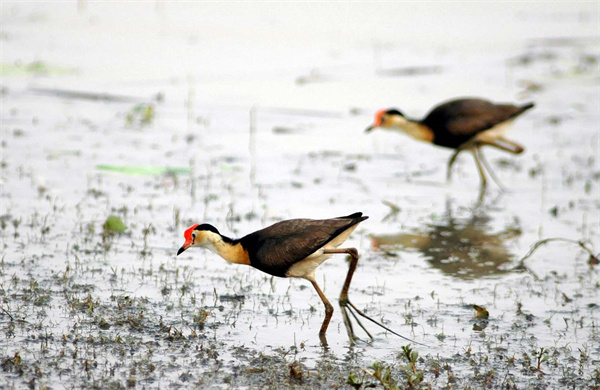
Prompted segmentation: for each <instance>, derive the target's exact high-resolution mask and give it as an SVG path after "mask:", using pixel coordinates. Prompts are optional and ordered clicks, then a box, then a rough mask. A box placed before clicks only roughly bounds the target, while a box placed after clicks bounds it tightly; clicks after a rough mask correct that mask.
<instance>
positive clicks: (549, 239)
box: [519, 237, 598, 266]
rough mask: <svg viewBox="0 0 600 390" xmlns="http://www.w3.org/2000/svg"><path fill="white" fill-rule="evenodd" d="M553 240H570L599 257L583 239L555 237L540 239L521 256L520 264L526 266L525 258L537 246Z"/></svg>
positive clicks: (531, 253)
mask: <svg viewBox="0 0 600 390" xmlns="http://www.w3.org/2000/svg"><path fill="white" fill-rule="evenodd" d="M552 241H563V242H569V243H571V244H577V245H579V246H580V247H581V249H583V250H584V251H586V252H587V253H588V254H589V255H590V256H592V257H593V258H595V259H597V258H598V255H595V254H594V252H592V250H591V249H590V248H589V247H588V246H587V245H586V243H585V242H584V241H582V240H579V241H577V240H572V239H570V238H561V237H555V238H545V239H543V240H540V241H538V242H536V243H535V244H533V246H532V247H531V249H529V252H527V254H526V255H525V256H523V257H522V258H521V260H519V265H520V266H524V262H525V260H526V259H528V258H529V257H531V255H533V252H535V251H536V249H537V248H539V247H540V246H542V245H544V244H546V243H548V242H552Z"/></svg>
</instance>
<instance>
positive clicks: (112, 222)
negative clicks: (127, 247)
mask: <svg viewBox="0 0 600 390" xmlns="http://www.w3.org/2000/svg"><path fill="white" fill-rule="evenodd" d="M102 227H103V228H104V232H105V233H123V232H124V231H125V230H127V226H125V224H124V223H123V221H122V220H121V218H119V217H117V216H115V215H111V216H109V217H108V218H107V219H106V222H104V225H102Z"/></svg>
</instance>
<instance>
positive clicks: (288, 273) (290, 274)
mask: <svg viewBox="0 0 600 390" xmlns="http://www.w3.org/2000/svg"><path fill="white" fill-rule="evenodd" d="M367 218H368V217H367V216H363V215H362V213H354V214H351V215H347V216H345V217H338V218H331V219H290V220H286V221H281V222H278V223H276V224H274V225H271V226H269V227H266V228H264V229H261V230H258V231H256V232H254V233H250V234H248V235H246V236H244V237H242V238H239V239H231V238H229V237H226V236H224V235H222V234H220V233H219V231H218V230H217V229H216V228H215V227H214V226H212V225H209V224H197V225H194V226H192V227H190V228H189V229H187V230H186V231H185V233H184V234H183V235H184V237H185V242H184V244H183V246H182V247H181V248H180V249H179V251H178V252H177V255H180V254H181V253H182V252H183V251H185V250H186V249H188V248H190V247H201V248H206V249H210V250H212V251H213V252H216V253H217V254H218V255H219V256H221V257H222V258H224V259H225V260H227V261H228V262H230V263H235V264H245V265H250V266H252V267H254V268H257V269H259V270H261V271H263V272H266V273H267V274H269V275H273V276H279V277H287V278H303V279H306V280H308V281H309V282H311V283H312V285H313V287H314V288H315V290H316V291H317V294H318V295H319V297H320V298H321V300H322V301H323V305H325V319H324V320H323V324H322V325H321V330H320V332H319V334H320V335H321V336H324V335H325V333H326V332H327V327H328V326H329V321H330V320H331V316H332V314H333V306H331V303H329V300H327V297H325V294H323V291H322V290H321V288H320V287H319V285H318V284H317V282H316V280H315V270H316V269H317V267H318V266H319V265H321V263H323V262H324V261H325V260H327V259H328V258H330V257H331V256H332V255H334V254H338V253H345V254H348V255H350V257H351V259H352V260H351V262H350V267H349V269H348V273H347V274H346V280H345V282H344V286H343V288H342V292H341V294H340V307H341V308H342V317H343V320H344V324H345V325H346V329H347V331H348V336H349V337H350V340H351V341H354V339H355V338H356V337H355V335H354V332H353V329H352V324H351V323H350V319H349V317H348V312H349V313H350V314H352V316H353V317H354V318H355V319H356V321H357V322H358V324H359V325H360V326H361V328H363V330H365V332H366V333H367V334H368V335H369V337H371V338H372V336H371V335H370V334H369V332H368V331H366V329H365V328H364V327H363V326H362V324H361V323H360V321H359V320H358V318H357V317H356V314H355V313H354V312H356V313H357V314H359V315H361V316H363V317H365V318H367V319H368V320H370V321H372V322H374V323H376V324H377V325H379V326H381V327H383V328H384V329H386V330H388V331H389V332H391V333H394V334H396V335H398V336H400V337H403V336H401V335H399V334H397V333H395V332H393V331H391V330H390V329H388V328H386V327H385V326H383V325H382V324H380V323H378V322H376V321H374V320H373V319H371V318H369V317H368V316H367V315H365V314H364V313H363V312H362V311H360V310H359V309H357V308H356V306H354V305H353V304H352V302H350V301H349V299H348V289H349V287H350V282H351V281H352V275H353V274H354V271H355V269H356V265H357V262H358V251H357V250H356V249H355V248H338V247H339V246H340V245H341V244H342V243H343V242H344V241H346V239H347V238H348V237H349V236H350V234H351V233H352V232H353V231H354V230H355V229H356V228H357V227H358V224H359V223H361V222H362V221H364V220H365V219H367ZM403 338H404V337H403ZM322 339H324V337H322Z"/></svg>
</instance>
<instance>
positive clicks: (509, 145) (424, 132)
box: [366, 98, 533, 186]
mask: <svg viewBox="0 0 600 390" xmlns="http://www.w3.org/2000/svg"><path fill="white" fill-rule="evenodd" d="M532 107H533V103H526V104H524V105H521V106H518V105H514V104H497V103H492V102H490V101H488V100H484V99H478V98H463V99H455V100H450V101H447V102H444V103H442V104H440V105H438V106H437V107H435V108H434V109H432V110H431V111H430V112H429V114H427V115H426V116H425V118H424V119H421V120H415V119H410V118H407V117H406V116H405V115H404V114H402V113H401V112H400V111H398V110H396V109H384V110H379V111H377V113H376V114H375V122H374V123H373V124H372V125H371V126H369V127H368V128H367V129H366V131H367V132H368V131H371V130H373V129H374V128H376V127H381V128H384V129H389V130H400V131H403V132H405V133H407V134H408V135H409V136H411V137H413V138H416V139H418V140H421V141H426V142H430V143H432V144H434V145H439V146H445V147H447V148H452V149H456V151H455V152H454V154H453V155H452V157H450V160H449V161H448V173H447V178H448V180H450V176H451V172H452V165H453V164H454V161H455V160H456V157H457V156H458V154H459V153H460V152H462V151H463V150H470V151H471V152H472V153H473V156H474V157H475V162H476V163H477V169H478V170H479V175H480V176H481V185H482V186H485V185H486V183H487V180H486V176H485V172H484V170H483V166H482V165H481V164H482V162H483V164H485V166H486V168H487V170H488V171H489V173H490V175H491V176H492V179H494V180H495V181H496V182H498V181H497V179H496V178H495V176H494V173H493V171H492V170H491V167H490V166H489V165H488V164H487V162H486V160H484V158H483V154H482V153H481V150H480V148H481V147H482V146H484V145H490V146H494V147H496V148H499V149H502V150H505V151H507V152H510V153H514V154H519V153H522V152H523V151H524V150H525V149H524V148H523V147H522V146H520V145H518V144H517V143H515V142H513V141H510V140H508V139H506V138H504V133H505V132H506V130H507V129H508V127H509V125H510V124H511V122H512V121H513V120H514V119H515V118H516V117H518V116H519V115H521V114H522V113H524V112H525V111H527V110H529V109H530V108H532Z"/></svg>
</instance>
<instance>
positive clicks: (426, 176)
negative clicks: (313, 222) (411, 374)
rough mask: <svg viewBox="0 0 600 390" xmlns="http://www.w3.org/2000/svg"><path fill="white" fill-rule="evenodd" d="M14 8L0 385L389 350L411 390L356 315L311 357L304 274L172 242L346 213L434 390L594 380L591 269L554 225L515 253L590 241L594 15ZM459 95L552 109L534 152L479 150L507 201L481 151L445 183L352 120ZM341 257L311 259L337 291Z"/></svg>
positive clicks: (542, 116) (397, 326) (524, 9)
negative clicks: (120, 226) (283, 274)
mask: <svg viewBox="0 0 600 390" xmlns="http://www.w3.org/2000/svg"><path fill="white" fill-rule="evenodd" d="M1 7H2V8H1V9H2V26H3V27H2V37H1V39H2V61H1V62H2V107H1V117H2V129H1V131H2V133H1V134H2V170H1V177H0V180H1V183H2V197H1V209H0V216H1V222H2V225H1V227H2V230H1V232H0V234H1V235H0V237H2V246H3V251H2V261H1V263H0V294H1V296H2V301H1V303H0V324H1V327H2V336H3V337H0V359H1V362H0V367H1V368H2V370H0V375H1V376H2V377H3V378H4V380H3V381H2V382H4V383H6V385H1V386H5V387H7V388H8V387H11V386H14V387H15V388H20V387H23V386H26V385H27V384H29V385H30V386H33V387H40V388H41V387H44V386H48V387H57V386H58V383H59V381H62V383H63V384H64V385H65V386H69V387H92V386H98V387H102V388H107V387H114V388H119V387H125V386H129V387H134V386H136V387H191V386H197V387H221V388H222V387H225V388H226V387H251V388H254V387H275V388H276V387H281V386H297V387H301V386H306V387H310V388H315V387H323V388H330V387H332V386H336V385H344V383H345V382H346V380H347V379H348V374H349V373H352V374H354V375H356V376H357V377H359V378H361V380H362V381H364V383H365V384H367V383H369V382H371V383H374V382H377V381H376V380H375V379H373V378H371V377H369V376H368V375H366V374H365V371H364V370H363V369H367V370H368V369H369V367H370V366H371V365H372V364H373V363H375V362H378V361H379V362H384V364H386V365H389V366H390V367H391V369H392V376H393V377H394V378H396V379H397V380H398V381H399V382H400V384H401V386H402V387H406V386H409V383H410V382H409V378H408V376H406V371H405V370H404V369H403V367H404V366H405V364H406V361H405V360H403V359H402V358H401V357H400V356H399V354H400V352H401V348H402V346H404V345H406V344H407V341H406V340H402V339H399V338H397V337H396V336H393V335H390V334H388V333H386V332H385V331H383V330H381V329H379V328H377V327H376V326H375V325H372V324H368V323H367V324H365V325H366V326H367V328H368V329H369V331H370V332H372V334H373V335H374V336H375V339H374V340H373V341H372V342H368V338H367V337H366V336H365V335H364V334H361V333H359V332H360V330H357V333H359V335H361V337H362V341H359V342H358V343H356V344H355V345H350V342H349V340H348V337H347V335H346V330H345V328H344V325H343V322H342V320H341V316H340V314H339V309H338V308H337V307H336V312H335V313H334V316H333V319H332V323H331V325H330V328H329V331H328V334H327V342H328V346H327V348H324V347H323V346H322V344H321V342H320V340H319V338H318V337H317V332H318V329H319V327H320V324H321V321H322V318H323V317H322V316H323V308H322V304H321V303H320V300H319V298H318V296H317V294H316V293H315V292H314V291H313V289H312V287H311V286H310V284H309V283H308V282H306V281H302V280H287V279H277V278H271V277H268V276H267V275H265V274H262V273H261V272H259V271H257V270H253V269H250V268H248V267H241V266H238V267H236V266H233V265H229V264H227V263H226V262H224V261H223V260H222V259H220V258H218V257H216V256H215V255H214V254H212V253H209V252H203V251H199V250H197V251H192V250H190V251H188V252H186V253H185V254H183V255H182V256H179V257H176V256H175V254H176V251H177V249H178V248H179V246H180V245H181V243H182V240H183V237H182V233H183V230H184V229H185V228H187V227H188V226H189V225H191V224H193V223H199V222H208V223H211V224H213V225H215V226H217V227H219V229H220V230H221V231H222V233H224V234H227V235H230V236H236V237H239V236H242V235H244V234H246V233H248V232H251V231H253V230H256V229H259V228H261V227H264V226H267V225H269V224H272V223H274V222H276V221H278V220H281V219H287V218H297V217H312V218H327V217H333V216H338V215H346V214H350V213H352V212H355V211H362V212H364V213H365V214H366V215H368V216H369V217H370V218H369V219H368V220H367V221H365V222H364V223H362V224H361V225H360V227H359V228H358V229H357V230H356V231H355V232H354V234H353V235H352V236H351V238H350V239H349V240H348V241H347V243H348V245H349V246H355V247H356V248H358V249H359V252H360V254H361V259H360V262H359V266H358V269H357V273H356V275H355V278H354V280H353V283H352V287H351V292H350V297H351V299H352V301H353V302H354V303H355V304H356V305H357V306H358V307H359V308H361V309H363V310H364V311H365V312H366V313H367V314H369V315H371V316H372V317H374V318H375V319H376V320H378V321H381V322H383V323H385V324H386V326H389V327H390V328H392V329H393V330H395V331H397V332H400V333H401V334H403V335H405V336H406V337H409V338H411V339H414V340H415V341H417V342H418V343H422V344H426V346H423V345H419V344H413V346H412V348H413V349H414V350H416V351H418V352H419V356H420V357H421V358H422V359H421V360H419V361H418V362H417V364H416V370H417V371H419V372H420V371H422V372H423V381H422V384H424V385H425V384H429V385H430V386H432V387H434V388H435V387H441V386H445V387H446V386H447V387H450V388H463V387H465V386H472V387H484V386H491V387H499V386H510V385H512V384H515V385H517V387H518V388H522V387H534V388H537V387H550V388H556V387H562V386H571V387H576V388H581V387H586V386H587V387H590V388H592V387H594V386H600V371H599V370H598V368H597V367H598V365H599V364H600V349H599V347H598V345H600V343H599V342H598V341H599V340H598V337H599V335H598V329H597V326H598V323H599V314H598V302H599V301H600V300H599V293H598V291H599V289H598V286H599V284H600V277H599V273H598V272H599V271H598V266H597V265H596V266H594V265H591V264H589V262H588V260H589V254H588V253H587V252H586V251H584V250H582V249H581V247H580V246H578V245H577V244H576V243H574V242H565V241H551V242H548V243H547V244H544V245H542V246H540V247H539V248H537V249H536V250H535V251H534V252H533V253H532V254H531V256H529V257H527V259H525V260H524V261H523V262H521V261H520V260H521V259H522V258H524V257H525V256H526V255H527V254H528V251H529V250H530V248H532V246H533V245H534V244H535V243H536V242H538V241H539V240H542V239H546V238H564V239H569V240H574V241H582V242H585V243H586V245H587V247H588V248H590V249H591V250H592V252H593V253H595V254H597V253H598V251H599V249H598V248H600V239H599V237H600V197H599V196H598V195H599V192H598V188H599V187H598V186H599V185H600V163H599V153H598V152H599V136H600V132H599V126H598V123H599V113H598V106H599V104H600V93H599V88H598V84H599V83H598V81H599V76H600V72H599V70H598V60H599V46H598V39H597V38H598V37H597V26H598V10H597V8H596V7H593V6H592V5H591V4H590V3H552V4H550V5H541V4H533V3H531V4H514V7H513V8H511V9H507V8H506V7H501V6H499V5H492V4H485V5H476V4H471V3H469V5H468V7H467V6H466V5H456V4H447V5H442V4H439V3H435V8H432V7H433V5H432V4H429V5H415V4H411V5H410V12H407V11H408V10H407V7H408V5H407V4H385V5H384V4H379V5H372V4H366V3H365V4H351V5H350V4H346V5H340V6H334V5H333V4H327V3H323V4H321V3H316V4H311V5H310V7H309V6H307V5H299V4H287V5H283V4H272V3H261V4H257V5H244V4H241V3H235V4H225V5H223V4H216V3H214V4H193V5H192V4H182V5H174V4H169V3H162V2H156V3H152V4H145V5H140V4H126V5H121V6H115V5H111V4H109V3H106V4H88V3H87V2H80V3H79V7H76V6H75V5H72V4H58V3H51V4H46V3H44V4H41V3H39V4H20V3H10V2H3V3H2V6H1ZM390 14H397V15H400V16H399V19H397V20H396V19H394V20H388V18H387V16H388V15H390ZM423 27H425V28H423ZM461 95H477V96H484V97H489V98H492V99H494V100H499V101H520V102H525V101H534V102H535V103H536V107H535V109H533V110H531V111H529V112H527V113H526V114H525V115H523V116H522V117H521V118H519V119H518V120H517V121H516V123H515V126H514V129H513V131H512V132H511V133H510V138H511V139H514V140H515V141H516V142H519V143H521V144H523V145H526V152H525V153H524V154H522V155H519V156H512V155H507V154H505V153H502V152H497V151H495V150H485V151H484V153H485V154H486V156H487V157H488V160H489V161H490V162H491V163H492V165H493V166H494V167H495V171H496V173H497V174H498V176H499V178H500V180H501V181H502V182H503V183H504V185H505V187H507V189H508V190H507V191H504V192H502V191H500V190H499V189H498V187H497V186H496V185H495V184H494V183H491V184H490V186H489V189H488V191H487V192H486V193H485V194H484V196H483V197H481V196H479V194H478V188H479V182H478V181H479V178H478V176H477V172H476V168H475V165H474V164H473V161H472V158H471V156H469V155H466V154H465V155H464V156H462V155H461V156H460V157H459V159H458V160H457V163H456V165H455V167H454V172H453V181H452V182H451V183H449V184H447V183H446V181H445V175H446V171H445V167H446V163H447V159H448V158H449V156H450V152H449V151H448V150H445V149H442V148H437V147H433V146H431V145H427V144H422V143H418V142H416V141H413V140H411V139H409V138H408V137H405V136H401V135H398V134H390V133H385V132H383V131H375V132H373V133H371V134H365V133H364V132H363V130H364V128H365V127H366V126H368V125H369V124H370V123H371V121H372V116H373V113H374V112H375V110H376V109H379V108H382V107H389V106H394V105H398V106H399V108H401V109H402V110H403V111H404V112H406V113H407V114H409V115H413V116H415V117H418V116H421V115H424V114H425V113H426V111H427V110H428V109H429V108H430V107H431V106H432V105H433V104H434V103H437V102H439V101H441V100H444V99H446V98H449V97H454V96H461ZM106 166H108V167H111V168H113V169H111V170H107V169H106ZM162 168H171V169H174V168H177V169H178V171H177V172H178V173H175V172H174V171H172V170H171V171H168V170H167V172H166V173H161V174H153V173H152V172H154V171H156V170H160V169H162ZM136 172H137V174H135V173H136ZM132 173H133V174H132ZM390 206H393V207H390ZM109 215H116V216H119V217H120V218H121V219H122V220H123V221H124V222H125V224H126V225H127V227H128V229H127V232H126V234H123V235H117V236H103V234H102V230H103V229H102V225H103V223H104V221H105V220H106V218H107V217H108V216H109ZM346 267H347V265H346V261H345V260H344V259H343V257H339V258H333V259H331V260H329V261H328V262H326V263H325V264H323V265H322V266H321V267H320V268H319V271H318V273H317V277H318V282H319V283H320V284H321V286H322V288H323V290H324V292H325V294H326V295H327V296H329V297H330V299H331V300H332V302H333V301H335V299H336V297H337V294H338V292H339V291H340V289H341V287H342V283H343V278H344V274H345V272H346ZM334 305H335V304H334ZM472 305H478V306H481V307H484V308H486V309H487V310H488V311H489V320H482V319H478V318H475V314H476V311H475V310H474V309H473V306H472ZM335 306H337V305H335ZM538 357H539V359H540V360H539V362H538ZM538 363H539V366H538ZM294 367H295V368H294ZM532 367H533V368H532ZM538 368H539V369H538Z"/></svg>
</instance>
